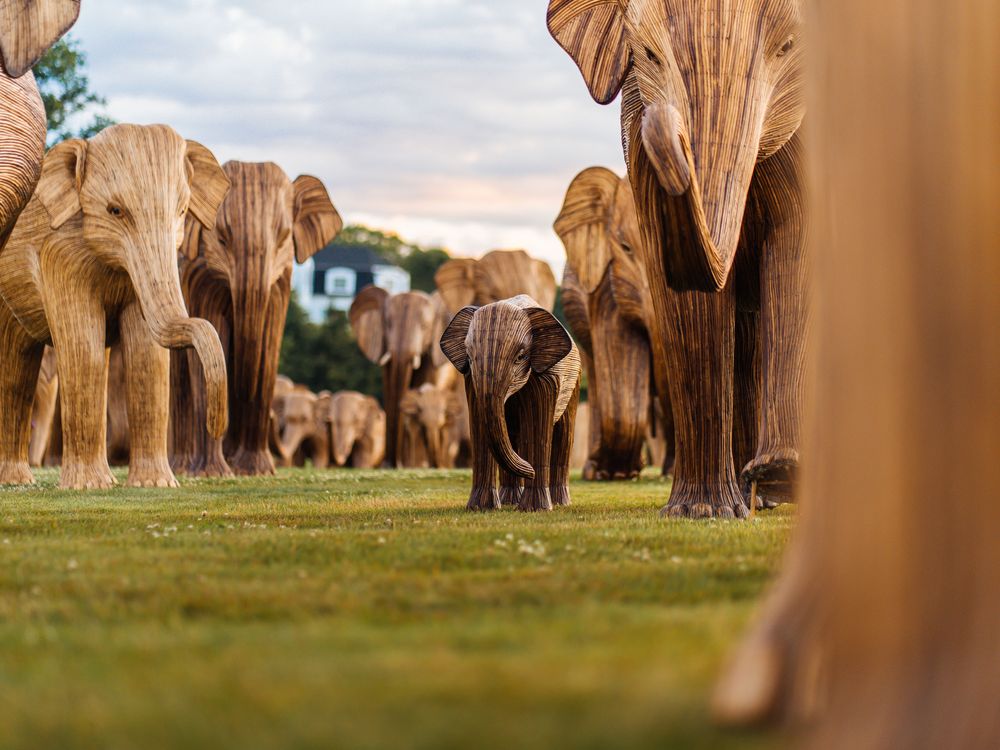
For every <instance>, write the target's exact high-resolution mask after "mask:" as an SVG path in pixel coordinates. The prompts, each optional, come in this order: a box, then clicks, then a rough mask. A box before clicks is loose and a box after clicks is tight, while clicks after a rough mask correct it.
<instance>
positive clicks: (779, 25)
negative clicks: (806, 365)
mask: <svg viewBox="0 0 1000 750" xmlns="http://www.w3.org/2000/svg"><path fill="white" fill-rule="evenodd" d="M601 7H602V8H603V10H602V13H603V14H604V15H600V16H598V15H597V14H595V12H594V8H595V3H594V2H593V1H592V0H553V1H552V2H551V3H550V5H549V28H550V30H551V31H552V33H553V35H554V36H555V38H556V39H557V41H559V42H560V44H561V45H562V46H563V47H564V49H566V50H567V52H569V54H570V55H571V56H572V57H573V58H574V60H575V61H576V62H577V65H578V67H579V68H580V70H581V73H582V74H583V75H584V78H585V80H586V82H587V83H588V86H590V88H591V91H592V93H594V94H595V98H596V99H598V100H599V101H609V100H610V99H611V98H614V96H615V95H616V94H617V93H618V91H619V90H620V91H621V93H622V139H623V145H624V149H625V156H626V162H627V164H628V167H629V181H630V183H631V185H632V188H633V192H634V195H635V200H636V206H637V210H638V217H639V225H640V229H641V233H642V243H641V248H640V253H641V255H642V256H643V262H644V265H645V266H646V271H647V274H646V275H647V278H648V279H649V283H650V290H651V293H652V298H653V307H654V310H655V316H654V320H653V322H652V326H651V333H652V346H653V348H654V367H655V365H656V362H657V361H659V362H663V363H666V367H665V369H666V372H665V373H661V374H660V375H658V379H659V378H660V377H662V378H664V379H665V380H666V381H668V386H669V388H670V393H671V402H672V407H673V408H672V411H673V414H674V417H675V419H676V428H675V432H676V442H677V461H676V465H675V481H674V491H673V494H672V496H671V499H670V502H669V503H668V505H667V507H666V508H665V509H664V511H665V513H667V514H668V515H673V516H695V517H713V516H722V517H733V516H736V517H744V516H745V515H746V513H747V510H746V507H745V505H744V501H743V500H741V499H740V498H741V496H743V495H744V494H751V492H752V489H753V487H754V486H755V485H757V486H762V487H766V488H767V490H768V493H769V497H775V498H777V499H787V498H788V496H789V493H790V484H791V481H792V480H793V479H794V474H795V468H796V466H797V462H798V443H797V439H798V421H799V412H800V408H801V382H802V366H803V365H802V363H803V357H802V352H803V347H804V337H805V331H806V328H807V317H806V310H805V304H804V299H805V289H804V285H805V272H804V262H805V261H804V256H803V253H802V247H803V244H804V235H805V224H804V221H803V218H802V195H801V194H802V184H801V183H802V180H801V177H800V172H801V160H802V157H801V148H800V147H799V146H798V141H797V138H796V133H797V132H798V129H799V127H800V124H801V122H802V119H803V117H804V112H805V105H804V97H803V93H802V72H801V69H802V49H803V45H802V43H801V26H802V19H801V17H800V13H799V8H798V2H796V1H795V0H788V1H787V2H785V1H784V0H782V1H781V2H776V1H775V0H717V1H716V2H712V3H698V2H691V0H631V1H630V2H622V3H620V4H618V7H617V9H615V8H614V5H613V4H610V3H605V4H601ZM608 13H611V14H612V15H613V14H614V13H617V14H618V16H616V17H615V18H613V19H612V18H611V17H610V16H608V15H607V14H608ZM619 22H620V23H621V26H622V29H623V34H624V39H625V44H623V45H618V44H600V43H597V41H596V40H599V39H603V38H605V37H606V36H607V34H608V33H609V29H613V28H617V27H616V26H615V24H618V23H619ZM613 34H617V31H614V32H613ZM609 71H617V72H616V73H615V74H614V75H609V74H608V72H609ZM622 71H623V72H622ZM619 72H620V73H621V74H620V75H619ZM615 87H617V88H615ZM599 92H604V93H606V94H607V95H600V96H598V95H597V94H598V93H599ZM744 256H752V257H744ZM734 269H737V270H736V271H735V272H734ZM748 269H751V270H748ZM754 288H756V291H754V292H753V293H750V294H748V293H746V290H747V289H754ZM737 307H739V308H740V309H743V308H744V307H752V308H758V309H759V310H760V326H759V338H758V342H757V344H758V347H757V348H759V351H760V358H761V371H760V376H759V378H760V381H761V382H760V386H759V387H760V393H761V396H760V398H761V405H760V409H759V415H760V424H759V425H758V427H757V431H756V432H757V450H756V452H755V455H754V456H753V457H752V460H751V461H750V462H749V463H748V464H747V466H746V468H745V469H744V467H743V466H735V465H733V466H731V464H733V455H732V453H733V448H732V440H733V429H734V421H733V408H734V407H733V398H734V389H733V385H734V367H735V361H734V356H735V354H736V350H735V337H736V333H735V330H736V309H737ZM658 348H659V349H660V351H659V352H657V349H658ZM741 377H742V376H741ZM741 385H745V381H741ZM745 437H746V435H745V434H744V433H741V435H740V438H741V439H744V438H745ZM740 450H743V449H742V448H741V449H740ZM740 470H742V475H743V485H744V487H745V488H746V489H747V492H746V493H745V492H744V489H743V488H741V486H740V484H739V482H738V481H737V477H738V476H739V474H740Z"/></svg>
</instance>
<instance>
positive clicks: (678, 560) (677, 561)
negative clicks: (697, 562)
mask: <svg viewBox="0 0 1000 750" xmlns="http://www.w3.org/2000/svg"><path fill="white" fill-rule="evenodd" d="M670 562H672V563H673V564H674V565H680V564H681V563H682V562H684V558H682V557H677V555H674V556H673V557H671V558H670Z"/></svg>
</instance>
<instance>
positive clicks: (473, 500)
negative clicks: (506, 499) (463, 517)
mask: <svg viewBox="0 0 1000 750" xmlns="http://www.w3.org/2000/svg"><path fill="white" fill-rule="evenodd" d="M465 507H466V509H468V510H474V511H482V512H486V511H491V510H500V494H499V493H498V492H497V490H496V487H473V488H472V494H471V495H470V496H469V504H468V505H466V506H465Z"/></svg>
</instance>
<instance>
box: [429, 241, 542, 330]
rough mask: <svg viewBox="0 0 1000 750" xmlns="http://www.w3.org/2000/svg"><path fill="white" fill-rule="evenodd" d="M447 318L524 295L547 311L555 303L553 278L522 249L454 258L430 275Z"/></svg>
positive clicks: (536, 260)
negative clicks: (466, 309)
mask: <svg viewBox="0 0 1000 750" xmlns="http://www.w3.org/2000/svg"><path fill="white" fill-rule="evenodd" d="M434 281H435V283H436V284H437V289H438V292H439V293H440V295H441V297H442V299H443V300H444V303H445V306H446V307H447V309H448V312H449V313H450V314H451V315H455V314H456V313H457V312H458V311H459V310H461V309H462V308H463V307H465V306H467V305H480V306H481V305H487V304H489V303H491V302H499V301H500V300H505V299H510V298H512V297H516V296H518V295H519V294H526V295H528V296H529V297H531V298H532V299H534V300H536V301H537V302H538V304H539V305H540V306H541V307H543V308H545V309H546V310H549V311H551V310H552V308H553V307H554V306H555V303H556V279H555V276H554V275H553V273H552V269H551V268H550V267H549V264H548V263H546V262H545V261H542V260H538V259H537V258H532V257H531V256H529V255H528V253H526V252H525V251H524V250H493V251H491V252H489V253H486V255H484V256H483V257H482V258H480V259H479V260H473V259H471V258H456V259H454V260H450V261H448V262H447V263H445V264H444V265H442V266H441V268H439V269H438V271H437V273H436V274H435V276H434Z"/></svg>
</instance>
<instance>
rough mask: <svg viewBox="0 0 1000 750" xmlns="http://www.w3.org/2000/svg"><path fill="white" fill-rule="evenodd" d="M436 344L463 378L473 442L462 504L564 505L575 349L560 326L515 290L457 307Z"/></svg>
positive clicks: (575, 397)
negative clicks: (469, 484) (496, 299)
mask: <svg viewBox="0 0 1000 750" xmlns="http://www.w3.org/2000/svg"><path fill="white" fill-rule="evenodd" d="M441 348H442V350H443V351H444V353H445V355H446V356H447V357H448V359H449V360H450V361H451V363H452V364H453V365H454V366H455V368H456V369H457V370H458V371H459V372H461V373H463V374H465V376H466V395H467V398H468V400H469V413H470V418H471V423H472V441H473V475H472V492H471V494H470V498H469V503H468V508H469V509H470V510H495V509H497V508H499V507H500V505H501V502H503V501H504V500H506V501H507V502H508V503H511V504H513V503H515V502H516V504H517V506H518V508H519V509H520V510H523V511H539V510H551V509H552V507H553V505H569V503H570V494H569V485H568V480H569V461H570V455H571V452H572V447H573V437H574V431H575V429H574V428H575V419H576V409H577V405H578V403H579V397H580V353H579V350H578V349H577V348H576V345H575V344H574V343H573V340H572V339H571V338H570V336H569V333H568V332H567V331H566V329H565V328H563V327H562V325H561V324H560V323H559V321H558V320H556V318H555V317H554V316H553V315H552V313H550V312H549V311H548V310H545V309H544V308H542V307H540V306H539V305H538V303H537V302H535V300H533V299H531V298H530V297H528V296H526V295H521V296H518V297H514V298H512V299H509V300H502V301H500V302H494V303H491V304H489V305H485V306H483V307H478V308H477V307H472V306H469V307H465V308H463V309H462V310H461V311H460V312H459V313H458V314H457V315H456V316H455V317H454V318H453V320H452V321H451V323H450V324H449V325H448V328H447V329H446V330H445V333H444V335H443V336H442V338H441ZM498 471H499V473H500V487H501V489H500V491H498V490H497V473H498ZM522 483H523V488H522V487H521V484H522Z"/></svg>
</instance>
